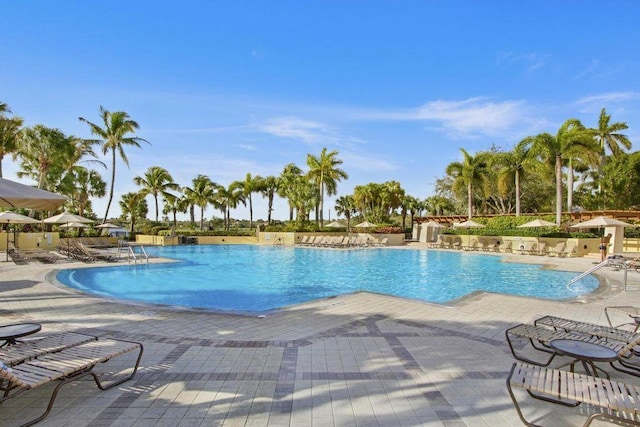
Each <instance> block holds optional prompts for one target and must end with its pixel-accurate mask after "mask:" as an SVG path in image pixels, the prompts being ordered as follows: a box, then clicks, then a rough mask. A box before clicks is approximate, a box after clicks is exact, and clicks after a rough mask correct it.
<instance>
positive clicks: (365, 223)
mask: <svg viewBox="0 0 640 427" xmlns="http://www.w3.org/2000/svg"><path fill="white" fill-rule="evenodd" d="M375 226H376V225H375V224H373V223H371V222H369V221H365V222H361V223H360V224H358V225H355V226H354V227H356V228H371V227H375Z"/></svg>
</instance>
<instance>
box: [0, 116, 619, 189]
mask: <svg viewBox="0 0 640 427" xmlns="http://www.w3.org/2000/svg"><path fill="white" fill-rule="evenodd" d="M610 120H611V116H610V115H609V114H607V111H606V110H605V109H604V108H603V109H602V111H600V117H599V119H598V127H597V128H596V129H593V134H594V136H595V138H596V141H597V142H598V143H599V144H600V156H601V158H600V165H599V167H598V195H599V196H600V197H602V196H601V195H602V184H601V181H602V177H603V176H602V169H603V168H604V162H605V159H606V149H607V148H608V149H609V151H610V152H611V155H612V156H614V157H615V156H618V155H619V154H620V153H622V152H623V150H622V148H620V146H622V147H624V148H625V149H627V150H630V149H631V141H629V138H628V137H627V136H626V135H624V134H621V133H620V131H623V130H625V129H628V128H629V126H627V124H626V123H625V122H616V123H612V124H609V121H610ZM0 176H1V175H0Z"/></svg>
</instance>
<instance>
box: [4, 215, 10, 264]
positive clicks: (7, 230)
mask: <svg viewBox="0 0 640 427" xmlns="http://www.w3.org/2000/svg"><path fill="white" fill-rule="evenodd" d="M5 231H6V232H7V262H9V223H7V229H6V230H5Z"/></svg>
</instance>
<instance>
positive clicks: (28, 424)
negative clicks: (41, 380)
mask: <svg viewBox="0 0 640 427" xmlns="http://www.w3.org/2000/svg"><path fill="white" fill-rule="evenodd" d="M90 373H91V372H87V371H85V372H81V373H79V374H77V375H73V376H71V377H68V378H66V379H64V380H61V382H60V384H58V385H57V386H56V388H55V389H53V393H52V394H51V398H50V399H49V404H48V405H47V409H46V410H45V411H44V413H43V414H42V415H40V416H39V417H38V418H34V419H32V420H31V421H28V422H26V423H24V424H22V425H21V426H20V427H28V426H32V425H34V424H36V423H39V422H40V421H42V420H44V419H45V418H46V417H47V415H49V412H51V409H53V404H54V403H55V401H56V397H58V391H60V389H61V388H62V386H64V385H66V384H68V383H70V382H72V381H75V380H78V379H80V378H82V377H84V376H86V375H88V374H90Z"/></svg>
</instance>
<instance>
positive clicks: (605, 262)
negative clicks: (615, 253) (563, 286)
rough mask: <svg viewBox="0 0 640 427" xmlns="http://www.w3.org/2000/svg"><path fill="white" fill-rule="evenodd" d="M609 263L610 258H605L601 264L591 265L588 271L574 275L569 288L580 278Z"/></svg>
mask: <svg viewBox="0 0 640 427" xmlns="http://www.w3.org/2000/svg"><path fill="white" fill-rule="evenodd" d="M608 264H609V260H608V259H605V260H604V261H602V262H601V263H600V264H597V265H594V266H593V267H591V268H590V269H588V270H587V271H585V272H584V273H582V274H580V275H578V276H576V277H574V278H573V279H571V281H570V282H569V283H567V288H568V287H569V286H571V285H573V284H574V283H576V282H577V281H578V280H580V279H582V278H584V277H587V276H588V275H589V274H591V273H593V272H594V271H596V270H599V269H601V268H602V267H604V266H605V265H608Z"/></svg>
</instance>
